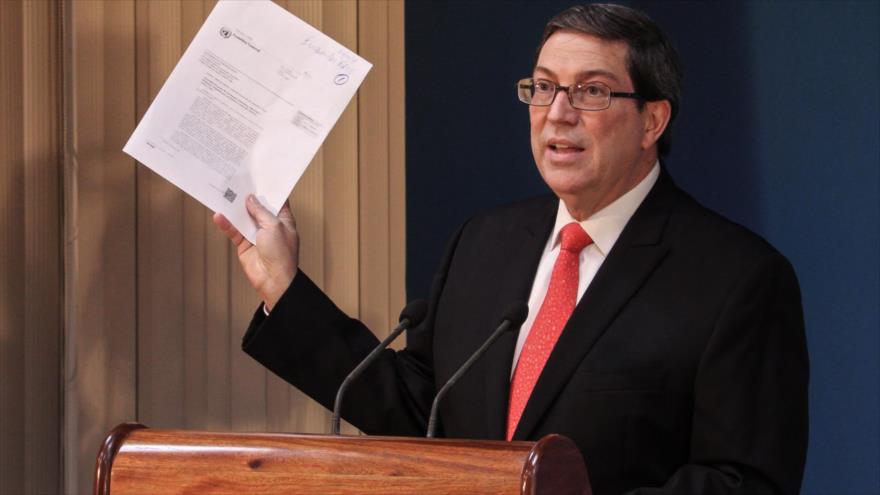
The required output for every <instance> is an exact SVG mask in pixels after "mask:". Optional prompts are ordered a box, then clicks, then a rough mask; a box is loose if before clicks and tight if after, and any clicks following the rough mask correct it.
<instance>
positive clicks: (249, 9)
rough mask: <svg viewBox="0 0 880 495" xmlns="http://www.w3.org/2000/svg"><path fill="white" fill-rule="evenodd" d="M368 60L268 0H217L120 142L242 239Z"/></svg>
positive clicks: (284, 189)
mask: <svg viewBox="0 0 880 495" xmlns="http://www.w3.org/2000/svg"><path fill="white" fill-rule="evenodd" d="M371 67H372V65H371V64H370V63H369V62H367V61H366V60H364V59H362V58H361V57H359V56H358V55H357V54H356V53H354V52H352V51H350V50H349V49H347V48H345V47H344V46H342V45H340V44H339V43H337V42H336V41H334V40H333V39H331V38H329V37H327V36H326V35H324V34H323V33H321V32H320V31H318V30H317V29H315V28H313V27H312V26H310V25H308V24H306V23H305V22H303V21H302V20H300V19H298V18H297V17H295V16H294V15H293V14H290V13H289V12H287V11H286V10H284V9H282V8H281V7H279V6H278V5H276V4H274V3H273V2H271V1H270V0H248V1H236V0H221V1H220V2H218V3H217V6H216V7H214V10H213V11H212V12H211V14H210V15H209V16H208V18H207V19H206V20H205V23H204V24H203V25H202V27H201V29H200V30H199V32H198V33H197V34H196V36H195V38H194V39H193V41H192V43H191V44H190V46H189V48H187V49H186V52H184V54H183V57H181V59H180V61H179V62H178V64H177V66H176V67H175V68H174V71H173V72H172V73H171V75H170V76H169V77H168V80H167V81H166V82H165V85H164V86H163V87H162V89H161V90H160V91H159V94H158V95H157V96H156V98H155V100H153V103H152V104H151V105H150V107H149V109H147V112H146V114H144V117H143V119H141V121H140V123H139V124H138V126H137V128H136V129H135V131H134V133H133V134H132V135H131V137H130V138H129V140H128V143H126V145H125V147H124V148H123V151H125V152H126V153H128V154H129V155H131V156H132V157H134V158H135V159H136V160H138V161H139V162H141V163H143V164H144V165H146V166H147V167H149V168H150V169H152V170H153V171H155V172H156V173H158V174H159V175H161V176H162V177H164V178H165V179H167V180H168V181H170V182H171V183H173V184H174V185H175V186H177V187H179V188H180V189H182V190H183V191H185V192H186V193H188V194H189V195H191V196H193V197H194V198H196V199H197V200H199V201H200V202H201V203H203V204H204V205H205V206H207V207H208V208H210V209H212V210H214V211H218V212H220V213H223V214H224V215H225V216H226V217H227V218H228V219H229V220H230V221H231V222H232V223H233V225H235V226H236V228H238V230H239V231H240V232H241V233H242V234H243V235H244V236H245V237H246V238H247V239H248V240H250V241H251V242H254V241H255V237H256V225H254V223H253V221H252V220H251V218H250V216H249V215H248V214H247V211H246V210H245V207H244V199H245V198H246V197H247V195H248V194H250V193H254V194H255V195H256V196H257V197H258V198H260V200H261V202H262V203H263V204H265V205H266V207H267V208H269V209H270V210H271V211H272V212H273V213H276V214H277V213H278V210H280V209H281V206H282V205H283V204H284V201H285V199H286V198H287V196H288V195H289V194H290V191H291V190H292V189H293V186H294V185H296V183H297V181H299V179H300V177H302V174H303V172H305V170H306V167H307V166H308V164H309V162H310V161H311V160H312V158H313V157H314V156H315V153H317V151H318V148H319V147H320V146H321V143H323V142H324V139H326V138H327V134H328V133H329V132H330V129H331V128H332V127H333V125H334V124H335V123H336V121H337V120H338V119H339V116H340V115H341V114H342V112H343V110H344V109H345V107H346V105H348V102H349V101H350V100H351V98H352V97H354V94H355V92H357V89H358V87H359V86H360V85H361V83H362V82H363V80H364V77H366V75H367V72H369V70H370V68H371Z"/></svg>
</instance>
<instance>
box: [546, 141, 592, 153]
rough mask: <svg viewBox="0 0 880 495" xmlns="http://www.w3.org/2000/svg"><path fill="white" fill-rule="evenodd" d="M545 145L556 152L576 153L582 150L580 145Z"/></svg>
mask: <svg viewBox="0 0 880 495" xmlns="http://www.w3.org/2000/svg"><path fill="white" fill-rule="evenodd" d="M547 147H548V148H550V149H551V150H553V151H555V152H558V153H577V152H579V151H584V149H583V148H581V147H580V146H575V145H573V144H567V143H549V144H548V145H547Z"/></svg>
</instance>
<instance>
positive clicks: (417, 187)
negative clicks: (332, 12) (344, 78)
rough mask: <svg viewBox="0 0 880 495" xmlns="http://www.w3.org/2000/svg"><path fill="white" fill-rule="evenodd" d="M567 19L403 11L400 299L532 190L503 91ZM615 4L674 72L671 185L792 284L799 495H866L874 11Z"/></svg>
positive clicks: (877, 335)
mask: <svg viewBox="0 0 880 495" xmlns="http://www.w3.org/2000/svg"><path fill="white" fill-rule="evenodd" d="M569 4H570V3H569V2H560V1H554V2H546V3H539V2H533V1H524V2H516V1H498V0H493V1H488V0H483V1H474V2H449V1H436V2H426V1H410V2H408V3H407V10H406V51H407V60H406V62H407V232H408V235H407V238H408V239H407V287H408V291H409V295H410V297H418V296H423V295H425V294H426V292H427V287H428V284H429V283H430V277H431V274H432V273H433V270H434V268H435V266H436V263H437V260H438V259H439V257H440V255H441V252H442V248H443V245H444V243H445V241H446V238H447V236H448V235H449V234H450V233H451V232H452V231H453V230H454V229H455V228H456V227H457V226H458V225H459V224H460V223H461V222H462V221H464V220H465V219H466V218H467V217H468V216H469V215H471V214H472V213H474V212H476V211H479V210H481V209H485V208H487V207H490V206H492V205H496V204H500V203H504V202H509V201H513V200H515V199H517V198H521V197H524V196H529V195H533V194H536V193H540V192H544V191H546V188H545V186H544V185H543V184H542V183H541V180H540V177H539V176H538V174H537V172H536V170H535V167H534V164H533V162H532V159H531V153H530V151H529V141H528V113H527V110H526V107H525V106H524V105H522V104H521V103H519V102H518V101H517V100H516V96H515V94H514V90H513V83H514V81H515V80H517V79H518V78H521V77H525V76H527V75H529V73H530V69H531V65H532V62H533V60H534V50H535V45H536V43H537V42H538V39H539V37H540V33H541V30H542V28H543V23H544V22H545V21H546V20H547V19H548V18H549V17H550V16H552V15H553V14H554V13H556V12H558V11H560V10H562V9H563V8H565V7H566V6H568V5H569ZM630 4H632V5H634V6H636V7H639V8H642V9H644V10H646V11H647V12H648V13H649V14H650V15H651V16H652V17H653V18H654V19H655V20H656V21H657V22H658V23H660V24H661V26H663V27H664V28H665V29H666V31H667V32H668V33H669V34H670V36H671V37H672V38H673V41H674V42H675V43H676V46H677V47H678V49H679V51H680V52H681V55H682V58H683V60H684V63H685V68H686V81H685V92H684V95H685V96H684V105H683V110H682V115H681V117H680V119H679V121H678V122H677V123H676V126H675V139H674V145H673V151H672V153H671V155H670V156H669V158H668V160H667V164H668V166H669V169H670V171H671V172H672V174H673V176H674V177H675V179H676V181H677V182H678V183H679V184H680V185H682V186H683V187H684V188H685V189H687V190H689V191H690V192H691V193H692V194H694V196H696V197H697V198H698V199H699V200H700V201H702V202H703V203H704V204H706V205H708V206H710V207H712V208H714V209H716V210H718V211H720V212H722V213H723V214H725V215H726V216H728V217H730V218H732V219H734V220H736V221H738V222H740V223H743V224H745V225H746V226H748V227H750V228H751V229H753V230H755V231H756V232H758V233H760V234H761V235H763V236H764V237H766V238H767V239H768V240H769V241H770V242H771V243H773V244H774V245H775V246H776V247H777V248H779V249H780V250H781V251H782V252H783V253H785V254H786V255H787V256H788V257H789V259H791V261H792V263H793V264H794V266H795V268H796V270H797V273H798V276H799V278H800V282H801V290H802V292H803V301H804V310H805V316H806V321H807V334H808V339H809V346H810V359H811V364H812V378H811V385H810V394H811V397H810V414H811V432H810V450H809V455H808V461H807V472H806V475H805V479H804V489H803V493H808V494H826V493H827V494H868V493H872V494H873V493H880V315H878V306H880V190H878V189H880V59H878V54H880V46H878V39H880V29H878V24H880V8H878V3H877V2H873V1H864V2H843V1H835V2H722V3H714V2H650V1H633V2H630Z"/></svg>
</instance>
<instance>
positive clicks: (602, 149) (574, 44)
mask: <svg viewBox="0 0 880 495" xmlns="http://www.w3.org/2000/svg"><path fill="white" fill-rule="evenodd" d="M627 50H628V47H627V45H626V43H624V42H616V41H614V42H610V41H604V40H602V39H600V38H597V37H595V36H590V35H586V34H582V33H578V32H574V31H568V30H561V31H557V32H556V33H554V34H553V35H551V36H550V38H549V39H547V41H546V43H545V44H544V46H543V48H542V49H541V53H540V54H539V55H538V62H537V64H536V66H535V71H534V74H533V77H534V78H535V79H546V80H549V81H552V82H554V83H556V84H557V85H562V86H569V85H574V84H576V83H580V82H586V81H599V82H602V83H605V84H606V85H607V86H608V87H610V88H611V91H624V92H633V91H634V89H633V84H632V81H631V80H630V77H629V73H628V72H627V69H626V57H627ZM529 120H530V122H531V141H532V154H533V155H534V157H535V163H536V164H537V165H538V170H539V171H540V172H541V176H542V177H543V178H544V182H546V183H547V185H548V186H550V189H552V190H553V192H554V193H556V195H557V196H559V197H560V198H561V199H562V200H563V201H564V202H565V204H566V206H567V207H568V210H569V211H570V212H571V213H572V215H574V216H575V218H578V219H584V218H586V217H588V216H589V215H591V214H592V213H595V212H596V211H597V210H599V209H601V208H603V207H604V206H606V205H608V204H609V203H611V202H613V201H614V200H615V199H617V198H618V197H620V196H622V195H623V194H624V193H626V192H627V191H629V190H630V189H632V188H633V187H634V186H635V185H636V184H638V182H639V181H640V180H641V179H642V178H644V176H645V175H646V174H647V173H648V172H649V171H650V169H651V167H652V166H653V164H654V160H656V147H655V146H654V145H653V144H654V143H653V141H650V140H646V139H645V138H646V132H645V129H646V126H647V125H648V123H647V121H646V117H645V115H644V113H643V112H640V111H639V109H638V106H637V101H636V100H633V99H629V98H612V99H611V106H610V107H609V108H607V109H605V110H600V111H584V110H578V109H575V108H573V107H572V106H571V104H570V102H569V100H568V98H567V95H566V94H563V93H562V92H560V93H558V94H557V95H556V99H555V100H554V101H553V103H552V104H551V105H550V106H547V107H539V106H531V107H529Z"/></svg>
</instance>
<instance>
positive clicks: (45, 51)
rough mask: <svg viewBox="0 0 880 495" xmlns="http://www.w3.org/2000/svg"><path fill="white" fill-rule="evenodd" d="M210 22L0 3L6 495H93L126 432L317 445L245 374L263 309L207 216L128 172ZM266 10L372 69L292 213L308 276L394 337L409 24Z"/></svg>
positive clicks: (302, 8) (277, 391)
mask: <svg viewBox="0 0 880 495" xmlns="http://www.w3.org/2000/svg"><path fill="white" fill-rule="evenodd" d="M214 3H215V1H214V0H161V1H132V0H113V1H89V0H77V1H67V2H59V1H43V0H3V1H0V29H2V32H0V37H2V41H3V43H2V45H0V90H2V91H0V111H2V115H0V157H2V159H3V162H2V165H0V170H2V172H0V187H2V188H3V193H4V194H3V195H2V198H0V205H2V206H0V211H2V216H3V223H2V228H3V229H4V230H3V234H4V235H3V236H2V238H0V246H2V248H0V260H2V263H3V264H2V267H3V270H2V272H0V308H2V313H0V377H2V378H0V493H53V492H58V491H64V492H67V493H85V492H88V491H90V487H91V475H92V471H93V469H94V458H95V454H96V453H97V450H98V448H99V446H100V443H101V440H102V439H103V437H104V435H105V434H106V433H107V432H108V431H109V429H110V428H112V427H113V426H114V425H115V424H117V423H119V422H123V421H138V422H141V423H144V424H146V425H148V426H152V427H174V428H199V429H215V430H242V431H244V430H249V431H298V432H321V431H324V430H325V428H326V421H327V413H326V412H325V411H324V410H323V409H322V408H321V407H319V406H317V405H316V404H314V403H313V402H311V401H310V400H308V399H306V398H305V397H303V396H302V395H301V394H300V393H299V392H297V391H296V390H293V389H291V388H290V387H289V386H288V385H286V384H285V383H283V382H282V381H280V380H279V379H277V378H275V377H274V376H272V375H270V374H269V373H267V372H266V371H265V370H263V369H262V368H261V367H260V366H258V365H257V364H255V363H253V362H252V361H250V359H249V358H247V357H246V356H244V355H243V354H242V353H241V351H240V339H241V335H242V333H243V330H244V326H245V325H246V323H247V321H248V320H249V319H250V316H251V313H252V311H253V309H254V308H255V307H256V304H257V299H256V297H255V295H254V293H253V291H252V290H251V289H250V287H249V285H248V284H247V282H246V281H245V280H244V279H243V277H242V276H241V274H240V271H239V268H238V265H237V261H236V259H235V256H234V253H232V252H231V250H230V248H229V245H228V242H227V241H226V240H225V238H223V237H222V235H220V234H219V233H217V232H216V230H215V228H214V227H213V225H212V224H211V220H210V212H208V211H207V210H206V209H205V208H204V207H202V206H201V205H200V204H198V203H197V202H195V201H194V200H192V199H191V198H189V197H188V196H186V195H185V194H182V193H181V192H180V191H178V190H177V189H176V188H174V187H173V186H171V185H170V184H169V183H167V182H166V181H164V180H163V179H162V178H160V177H158V176H156V175H155V174H153V173H152V172H150V171H149V170H148V169H146V168H145V167H143V166H141V165H138V164H136V163H135V162H134V161H133V160H131V159H130V158H129V157H127V156H126V155H124V154H123V153H122V152H121V151H120V150H121V148H122V146H123V144H124V142H125V141H126V139H127V138H128V136H129V135H130V133H131V131H132V130H133V129H134V126H135V125H136V123H137V121H138V119H139V118H140V116H141V115H143V113H144V111H145V110H146V108H147V107H148V105H149V103H150V101H151V100H152V98H153V97H154V96H155V94H156V93H157V92H158V90H159V88H160V87H161V85H162V83H163V82H164V80H165V78H166V77H167V76H168V74H169V73H170V71H171V70H172V69H173V67H174V65H175V64H176V63H177V60H178V59H179V57H180V55H181V53H182V52H183V50H184V49H185V48H186V46H187V44H188V43H189V41H190V40H191V39H192V37H193V36H194V35H195V33H196V31H197V30H198V28H199V26H200V25H201V23H202V21H203V20H204V19H205V17H206V16H207V14H208V13H209V12H210V10H211V8H212V7H213V5H214ZM277 3H279V4H280V5H282V6H284V7H285V8H287V9H288V10H290V11H291V12H293V13H295V14H296V15H298V16H299V17H301V18H302V19H304V20H305V21H307V22H309V23H311V24H312V25H313V26H315V27H317V28H319V29H321V30H322V31H324V32H325V33H327V34H328V35H330V36H332V37H334V38H335V39H337V40H338V41H340V42H341V43H343V44H345V45H346V46H348V47H349V48H351V49H353V50H356V51H357V52H358V53H360V54H361V55H362V56H364V57H365V58H367V59H368V60H369V61H370V62H372V63H373V64H374V68H373V70H372V72H371V73H370V75H369V76H368V77H367V80H366V82H365V83H364V85H363V86H362V88H361V90H360V92H359V96H358V97H357V99H356V101H354V102H352V104H351V105H350V106H349V108H348V109H347V110H346V112H345V113H344V114H343V117H342V119H341V120H340V122H339V123H338V124H337V126H336V128H335V129H334V130H333V132H332V133H331V135H330V137H329V138H328V140H327V142H326V143H325V145H324V147H323V148H322V150H321V151H320V152H319V153H318V155H317V156H316V158H315V160H314V162H313V163H312V164H311V165H310V167H309V169H308V172H307V173H306V175H305V176H304V177H303V179H302V181H301V182H300V183H299V184H298V185H297V187H296V189H295V190H294V192H293V194H292V195H291V201H292V204H293V208H294V213H295V215H296V216H297V223H298V226H299V228H300V231H301V235H302V239H303V244H302V247H301V249H302V256H301V258H302V259H301V261H302V264H303V266H304V268H305V269H306V270H307V271H308V272H309V274H310V276H312V278H313V279H315V280H316V281H317V282H318V283H319V284H320V285H322V287H324V289H325V290H326V291H327V292H328V293H329V294H330V295H331V297H333V299H334V300H335V301H336V302H337V304H338V305H339V306H340V307H342V308H343V309H344V310H346V311H347V312H348V313H349V314H351V315H353V316H358V317H360V318H361V319H363V320H365V321H366V322H367V323H368V324H369V325H370V326H371V327H372V328H374V329H375V330H377V331H379V332H380V333H381V332H386V331H387V329H388V328H389V326H390V324H391V323H392V321H393V320H394V318H395V317H396V313H397V311H399V310H400V307H401V306H402V305H403V303H404V300H405V293H404V286H403V284H404V272H403V269H404V251H403V247H404V213H405V212H404V132H403V131H404V128H403V124H404V121H403V115H404V108H403V102H404V91H403V82H404V80H403V78H404V75H403V4H402V3H401V2H397V1H384V0H361V1H357V0H341V1H340V0H301V1H293V0H290V1H278V2H277ZM348 431H349V432H354V430H352V429H351V428H350V427H349V429H348Z"/></svg>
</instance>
